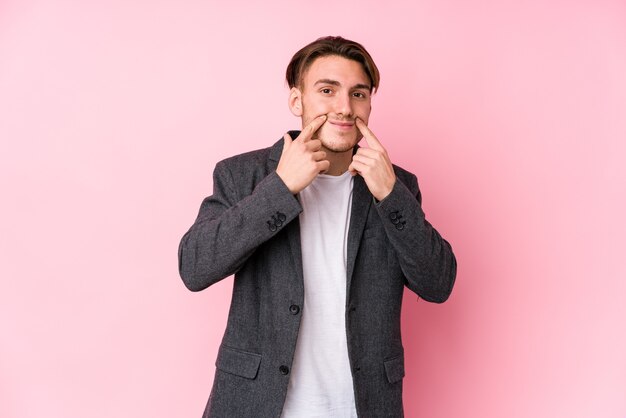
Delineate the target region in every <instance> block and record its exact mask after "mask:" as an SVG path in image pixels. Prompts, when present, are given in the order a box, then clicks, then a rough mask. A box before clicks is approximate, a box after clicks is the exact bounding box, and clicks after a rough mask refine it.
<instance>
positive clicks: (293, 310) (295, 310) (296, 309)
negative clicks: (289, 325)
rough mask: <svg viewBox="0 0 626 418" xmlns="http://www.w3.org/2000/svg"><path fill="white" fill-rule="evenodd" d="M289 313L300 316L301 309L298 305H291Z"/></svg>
mask: <svg viewBox="0 0 626 418" xmlns="http://www.w3.org/2000/svg"><path fill="white" fill-rule="evenodd" d="M289 312H291V313H292V314H293V315H298V313H299V312H300V307H299V306H298V305H291V306H290V307H289Z"/></svg>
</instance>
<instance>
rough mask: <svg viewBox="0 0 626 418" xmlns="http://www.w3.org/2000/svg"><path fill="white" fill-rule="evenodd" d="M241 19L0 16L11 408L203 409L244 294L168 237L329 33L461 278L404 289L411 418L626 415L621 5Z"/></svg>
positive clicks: (1, 400) (45, 412) (176, 6)
mask: <svg viewBox="0 0 626 418" xmlns="http://www.w3.org/2000/svg"><path fill="white" fill-rule="evenodd" d="M98 3H99V4H98ZM522 3H523V5H522ZM230 4H231V5H226V2H220V3H219V5H214V4H212V2H209V1H193V0H188V1H183V0H178V1H174V0H160V1H150V2H148V1H138V0H135V1H129V0H117V1H107V2H80V1H71V0H55V1H36V0H26V1H25V0H21V1H19V2H18V1H17V0H13V1H11V0H9V1H7V0H5V1H4V2H1V3H0V138H1V141H2V143H1V145H2V146H1V148H0V155H1V156H0V158H1V161H0V190H1V192H2V202H3V203H2V205H1V206H0V207H1V209H0V210H1V211H2V216H1V217H0V227H1V229H0V257H1V258H2V260H1V262H0V278H1V281H0V336H1V338H2V340H1V342H0V416H1V417H3V418H4V417H6V418H17V417H19V418H34V417H41V416H46V417H54V418H83V417H90V418H104V417H116V418H117V417H124V418H125V417H128V418H131V417H132V418H134V417H162V418H171V417H199V416H200V414H201V411H202V408H203V407H204V403H205V401H206V398H207V396H208V393H209V388H210V385H211V379H212V376H213V371H214V367H213V361H214V358H215V355H216V350H217V346H218V343H219V339H220V337H221V333H222V331H223V329H224V324H225V318H226V314H227V307H228V306H227V305H228V301H229V296H230V287H231V284H232V279H228V280H225V281H224V282H222V283H220V284H218V285H216V286H214V287H213V288H211V289H209V290H208V291H205V292H202V293H199V294H193V293H190V292H188V291H187V290H186V289H185V288H184V286H183V284H182V282H181V281H180V279H179V278H178V273H177V262H176V250H177V245H178V240H179V239H180V237H181V235H182V234H183V233H184V232H185V230H186V229H187V228H188V227H189V225H190V224H191V222H192V221H193V219H194V217H195V215H196V212H197V209H198V206H199V204H200V201H201V199H202V198H203V197H204V196H205V195H207V194H209V193H210V192H211V172H212V168H213V166H214V164H215V163H216V162H217V161H218V160H220V159H222V158H224V157H226V156H229V155H232V154H235V153H239V152H243V151H247V150H249V149H252V148H260V147H265V146H268V145H270V144H271V143H273V142H274V141H275V140H276V139H278V138H279V137H281V135H282V134H283V132H284V131H286V130H287V129H289V128H296V127H298V121H297V120H296V119H294V118H293V117H292V116H291V115H290V113H289V111H288V110H287V107H286V98H287V96H286V93H287V89H286V88H285V86H284V83H283V78H282V76H283V73H284V68H285V66H286V64H287V62H288V60H289V58H290V57H291V54H292V53H293V52H295V51H296V50H297V48H299V47H301V46H302V45H304V44H305V43H307V42H309V41H311V40H313V39H315V38H316V37H318V36H321V35H325V34H341V35H343V36H346V37H350V38H354V39H356V40H359V41H361V42H362V43H363V44H364V45H365V46H366V47H367V48H368V49H369V50H370V52H371V53H372V54H373V55H374V57H375V58H376V59H377V61H378V63H379V66H380V69H381V73H382V86H381V89H380V92H379V94H378V95H377V96H376V97H375V99H374V110H373V113H372V119H371V124H370V126H371V127H372V129H373V130H374V132H375V133H376V134H377V135H378V137H379V138H380V139H381V141H383V143H384V144H385V145H386V146H387V148H388V149H389V152H390V154H391V156H392V159H393V160H394V161H395V162H397V163H399V164H400V165H403V166H405V167H406V168H408V169H411V170H412V171H414V172H415V173H417V175H418V177H419V178H420V181H421V186H422V190H423V193H424V198H425V200H424V206H425V210H426V212H427V215H428V216H429V218H430V220H431V221H432V222H433V223H434V224H435V225H436V226H437V227H438V228H439V230H440V231H441V232H442V233H443V234H444V235H445V236H446V237H447V238H448V239H449V241H450V242H451V243H452V244H453V246H454V248H455V251H456V254H457V257H458V261H459V274H458V278H457V286H456V289H455V291H454V293H453V295H452V297H451V299H450V300H449V301H448V302H447V303H446V304H444V305H440V306H437V305H429V304H427V303H425V302H423V301H420V302H416V298H415V297H414V296H413V295H412V294H408V293H407V296H408V297H407V298H406V300H405V306H404V322H403V329H404V333H405V348H406V351H407V353H408V358H407V363H408V364H407V366H408V375H407V378H406V380H405V406H406V412H407V416H408V417H416V416H422V417H429V418H430V417H445V418H449V417H481V418H490V417H493V418H496V417H533V418H534V417H624V416H626V355H625V354H624V353H626V326H625V325H624V324H625V321H626V302H625V301H624V296H625V295H626V280H625V279H626V267H625V263H624V259H625V258H626V257H625V255H626V254H625V253H626V251H625V250H626V242H625V240H626V238H625V237H626V222H625V221H624V217H623V214H624V213H626V164H625V163H624V160H625V156H626V5H625V4H624V3H623V2H621V1H597V0H593V1H592V0H588V1H582V0H580V1H567V2H565V1H552V2H546V1H539V0H536V1H530V2H514V1H504V2H490V1H461V0H458V1H453V0H448V1H441V0H418V1H411V2H409V1H407V2H393V1H387V2H371V1H370V2H364V1H356V0H354V1H345V2H336V1H333V2H330V1H317V2H292V1H282V2H281V1H269V2H268V1H266V2H254V3H253V2H249V4H242V2H231V3H230ZM294 5H297V8H296V6H294Z"/></svg>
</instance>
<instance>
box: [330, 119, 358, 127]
mask: <svg viewBox="0 0 626 418" xmlns="http://www.w3.org/2000/svg"><path fill="white" fill-rule="evenodd" d="M327 122H328V123H330V124H331V125H334V126H336V127H337V128H339V129H351V128H352V127H353V126H354V122H349V121H341V120H328V121H327Z"/></svg>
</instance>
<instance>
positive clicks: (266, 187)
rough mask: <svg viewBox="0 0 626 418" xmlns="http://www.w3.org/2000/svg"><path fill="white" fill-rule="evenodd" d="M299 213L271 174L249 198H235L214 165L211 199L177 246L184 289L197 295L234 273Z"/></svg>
mask: <svg viewBox="0 0 626 418" xmlns="http://www.w3.org/2000/svg"><path fill="white" fill-rule="evenodd" d="M301 211H302V207H301V206H300V203H299V202H298V200H297V199H296V198H295V197H294V196H293V194H291V192H290V191H289V189H288V188H287V187H286V186H285V183H284V182H283V181H282V180H281V179H280V177H279V176H278V175H277V174H276V172H272V173H270V174H269V175H268V176H267V177H266V178H265V179H263V180H262V181H261V182H260V183H259V184H258V185H257V186H256V187H255V189H254V191H253V192H252V194H250V195H249V196H238V195H237V187H236V184H235V180H234V179H233V176H232V173H231V172H230V170H229V168H228V166H227V165H226V164H225V163H224V162H220V163H218V164H217V165H216V167H215V170H214V172H213V195H212V196H209V197H207V198H206V199H204V201H203V202H202V205H201V207H200V212H199V214H198V217H197V218H196V221H195V222H194V224H193V225H192V226H191V228H190V229H189V231H187V233H186V234H185V235H184V236H183V238H182V239H181V241H180V245H179V247H178V268H179V272H180V276H181V278H182V279H183V282H184V283H185V286H187V288H189V289H190V290H192V291H199V290H203V289H205V288H207V287H208V286H210V285H212V284H213V283H216V282H218V281H219V280H221V279H223V278H225V277H228V276H230V275H231V274H233V273H235V272H236V271H237V270H239V268H241V266H242V265H243V263H244V262H245V261H246V260H247V259H248V258H249V257H250V256H251V255H252V253H254V250H255V249H256V248H257V247H258V246H259V245H261V244H263V243H264V242H265V241H267V240H269V239H270V238H272V237H273V236H274V235H276V234H277V233H278V232H279V231H280V230H282V228H284V227H285V226H286V225H287V224H288V223H289V222H291V221H292V220H293V219H294V218H295V217H297V216H298V214H299V213H300V212H301Z"/></svg>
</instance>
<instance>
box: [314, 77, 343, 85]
mask: <svg viewBox="0 0 626 418" xmlns="http://www.w3.org/2000/svg"><path fill="white" fill-rule="evenodd" d="M318 84H330V85H331V86H341V83H340V82H339V81H337V80H331V79H330V78H322V79H321V80H317V81H316V82H315V84H314V86H317V85H318Z"/></svg>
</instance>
